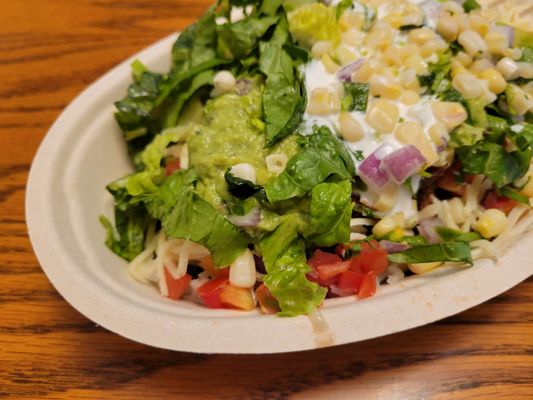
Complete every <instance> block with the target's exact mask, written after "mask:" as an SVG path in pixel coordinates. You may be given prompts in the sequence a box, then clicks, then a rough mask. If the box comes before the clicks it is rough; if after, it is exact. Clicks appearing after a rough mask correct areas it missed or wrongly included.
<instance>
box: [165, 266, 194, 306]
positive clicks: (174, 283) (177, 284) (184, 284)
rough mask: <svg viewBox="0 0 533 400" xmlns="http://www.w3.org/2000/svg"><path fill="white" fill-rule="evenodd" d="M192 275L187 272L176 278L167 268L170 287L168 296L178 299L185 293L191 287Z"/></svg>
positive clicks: (167, 281)
mask: <svg viewBox="0 0 533 400" xmlns="http://www.w3.org/2000/svg"><path fill="white" fill-rule="evenodd" d="M191 279H192V276H190V275H189V274H185V275H183V276H182V277H180V278H178V279H176V278H174V277H173V276H172V274H171V273H170V272H169V271H168V269H167V268H165V280H166V283H167V288H168V297H169V298H170V299H172V300H178V299H179V298H181V296H183V293H184V292H185V290H187V288H188V287H189V283H190V282H191Z"/></svg>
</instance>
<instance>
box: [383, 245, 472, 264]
mask: <svg viewBox="0 0 533 400" xmlns="http://www.w3.org/2000/svg"><path fill="white" fill-rule="evenodd" d="M389 260H390V261H391V262H395V263H399V264H409V263H425V262H435V261H451V262H464V263H468V264H472V255H471V253H470V245H469V244H468V243H467V242H449V243H437V244H427V245H422V246H416V247H411V248H410V249H408V250H404V251H402V252H399V253H393V254H389Z"/></svg>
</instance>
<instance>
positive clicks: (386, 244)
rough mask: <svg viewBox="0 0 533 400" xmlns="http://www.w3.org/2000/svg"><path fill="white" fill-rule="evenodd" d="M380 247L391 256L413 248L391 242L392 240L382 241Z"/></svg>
mask: <svg viewBox="0 0 533 400" xmlns="http://www.w3.org/2000/svg"><path fill="white" fill-rule="evenodd" d="M379 245H380V246H381V247H383V248H384V249H385V251H386V252H387V253H389V254H391V253H399V252H400V251H405V250H407V249H409V248H411V246H409V245H408V244H405V243H396V242H391V241H390V240H380V241H379Z"/></svg>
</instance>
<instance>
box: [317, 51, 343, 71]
mask: <svg viewBox="0 0 533 400" xmlns="http://www.w3.org/2000/svg"><path fill="white" fill-rule="evenodd" d="M320 60H321V61H322V64H324V68H325V69H326V71H328V73H330V74H335V73H336V72H337V71H338V70H339V68H340V66H339V64H337V63H336V62H335V61H333V60H332V59H331V57H330V56H328V55H327V54H322V57H320Z"/></svg>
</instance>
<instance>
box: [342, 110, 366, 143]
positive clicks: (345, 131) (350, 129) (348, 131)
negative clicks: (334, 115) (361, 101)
mask: <svg viewBox="0 0 533 400" xmlns="http://www.w3.org/2000/svg"><path fill="white" fill-rule="evenodd" d="M339 132H340V134H341V136H342V138H343V139H344V140H346V141H348V142H357V141H359V140H361V139H362V138H363V136H364V132H363V128H361V125H360V124H359V122H357V120H356V119H355V118H354V117H352V116H351V115H350V113H349V112H342V113H340V115H339Z"/></svg>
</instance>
